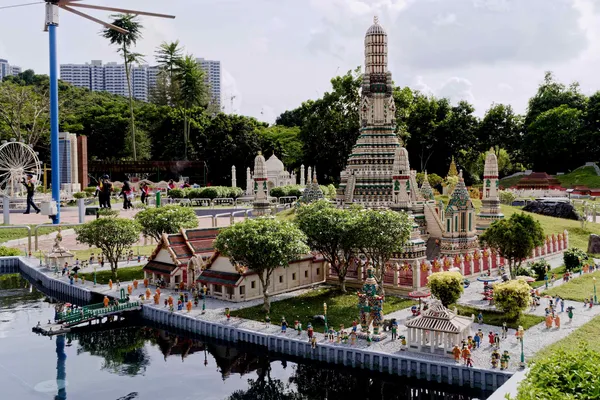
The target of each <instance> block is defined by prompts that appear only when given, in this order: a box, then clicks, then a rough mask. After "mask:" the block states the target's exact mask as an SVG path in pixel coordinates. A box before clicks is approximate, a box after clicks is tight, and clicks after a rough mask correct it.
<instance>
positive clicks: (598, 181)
mask: <svg viewBox="0 0 600 400" xmlns="http://www.w3.org/2000/svg"><path fill="white" fill-rule="evenodd" d="M556 178H557V179H558V181H559V182H560V184H561V186H563V187H566V188H571V187H574V186H587V187H588V188H600V176H598V175H596V171H595V170H594V167H583V168H577V169H576V170H574V171H571V172H569V173H568V174H564V175H559V176H557V177H556Z"/></svg>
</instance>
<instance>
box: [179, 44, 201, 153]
mask: <svg viewBox="0 0 600 400" xmlns="http://www.w3.org/2000/svg"><path fill="white" fill-rule="evenodd" d="M175 77H176V81H177V86H178V91H179V103H180V105H181V107H182V109H183V141H184V145H185V148H184V153H183V154H184V159H185V160H187V155H188V154H187V152H188V143H189V140H190V121H189V118H188V112H189V110H190V109H191V108H192V107H195V106H206V104H207V90H206V84H205V83H204V71H203V70H202V68H200V66H199V65H198V62H197V61H196V59H195V58H194V56H192V55H191V54H188V55H187V56H185V57H183V58H182V59H180V60H179V62H178V63H177V70H176V75H175Z"/></svg>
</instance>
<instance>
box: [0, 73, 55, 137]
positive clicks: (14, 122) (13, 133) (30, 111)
mask: <svg viewBox="0 0 600 400" xmlns="http://www.w3.org/2000/svg"><path fill="white" fill-rule="evenodd" d="M49 98H50V97H49V96H48V91H47V90H46V89H45V88H40V87H35V86H22V85H18V84H16V83H12V82H10V81H4V82H2V83H0V133H1V134H2V136H1V137H2V139H5V140H7V139H9V138H14V139H16V140H17V141H24V142H25V143H27V144H29V145H31V146H36V145H37V144H38V142H39V141H40V139H45V138H46V137H47V136H48V131H49V129H50V128H49V127H50V117H49V110H50V103H49Z"/></svg>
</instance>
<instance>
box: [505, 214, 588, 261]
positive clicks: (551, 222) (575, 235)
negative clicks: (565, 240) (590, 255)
mask: <svg viewBox="0 0 600 400" xmlns="http://www.w3.org/2000/svg"><path fill="white" fill-rule="evenodd" d="M501 208H502V213H503V214H504V218H509V217H510V216H511V215H513V214H514V213H520V212H523V213H525V214H528V215H531V216H533V217H534V218H535V219H537V220H538V221H539V222H540V224H541V225H542V228H543V229H544V233H545V234H546V235H552V234H553V233H554V234H559V233H562V232H563V231H564V230H565V229H566V230H567V231H569V247H577V248H579V249H582V250H583V251H587V244H588V237H589V235H590V234H592V233H595V234H596V235H600V224H594V223H588V224H587V226H586V227H585V228H581V222H579V221H574V220H571V219H563V218H555V217H549V216H546V215H539V214H533V213H528V212H525V211H523V210H521V209H520V208H519V207H513V206H507V205H505V204H502V205H501Z"/></svg>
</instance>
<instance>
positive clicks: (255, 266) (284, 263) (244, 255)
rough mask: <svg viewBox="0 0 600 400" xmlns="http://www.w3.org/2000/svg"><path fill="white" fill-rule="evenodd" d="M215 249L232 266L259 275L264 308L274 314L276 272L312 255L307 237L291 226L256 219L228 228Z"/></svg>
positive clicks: (267, 219)
mask: <svg viewBox="0 0 600 400" xmlns="http://www.w3.org/2000/svg"><path fill="white" fill-rule="evenodd" d="M215 249H217V251H219V252H220V253H221V254H223V255H225V256H228V257H229V258H230V260H231V262H232V263H234V264H236V265H238V266H240V267H243V268H248V269H249V270H251V271H253V272H255V273H256V274H257V275H258V279H259V280H260V283H261V285H262V290H263V299H264V303H263V308H264V310H265V312H266V313H268V312H269V310H270V306H271V305H270V302H269V286H270V284H271V276H272V274H273V271H275V269H277V268H278V267H282V268H287V267H288V265H289V263H290V262H291V261H294V260H295V259H297V258H298V257H299V256H301V255H303V254H306V253H308V252H309V250H310V248H309V247H308V246H307V245H306V236H305V235H304V233H302V231H301V230H300V229H298V228H297V227H296V225H294V224H293V223H291V222H287V221H282V220H277V219H271V218H256V219H249V220H246V221H244V222H240V223H237V224H234V225H232V226H230V227H227V228H224V229H223V230H222V231H221V232H220V233H219V235H218V236H217V240H216V241H215Z"/></svg>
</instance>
